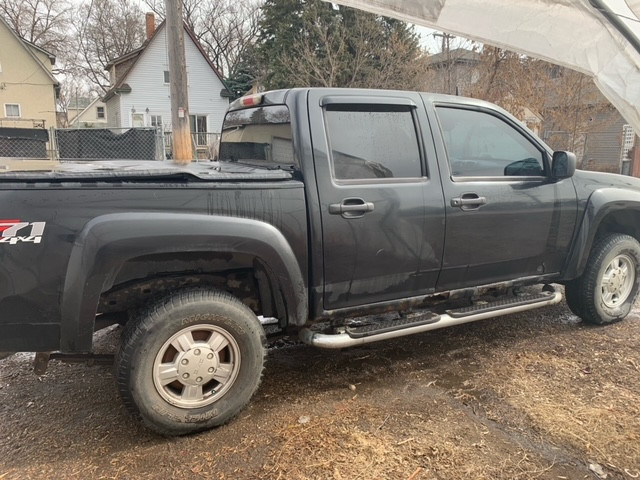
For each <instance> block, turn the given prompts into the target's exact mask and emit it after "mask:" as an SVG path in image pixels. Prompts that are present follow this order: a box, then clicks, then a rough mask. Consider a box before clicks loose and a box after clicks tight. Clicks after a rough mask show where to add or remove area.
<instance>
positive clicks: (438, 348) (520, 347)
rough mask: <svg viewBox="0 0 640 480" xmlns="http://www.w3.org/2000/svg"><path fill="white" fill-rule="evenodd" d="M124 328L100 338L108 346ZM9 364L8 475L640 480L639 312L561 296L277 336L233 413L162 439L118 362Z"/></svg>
mask: <svg viewBox="0 0 640 480" xmlns="http://www.w3.org/2000/svg"><path fill="white" fill-rule="evenodd" d="M118 334H119V329H117V328H115V329H111V330H110V331H108V332H106V333H99V334H97V343H98V345H99V346H100V349H102V350H103V351H104V350H109V348H112V347H111V346H112V345H113V343H114V342H115V339H117V336H118ZM31 359H32V357H31V356H30V355H27V354H18V355H14V356H11V357H8V358H6V359H4V360H0V415H1V417H0V418H1V423H0V479H1V480H9V479H29V478H37V479H41V478H47V479H48V478H56V479H64V478H74V479H76V478H113V479H115V478H119V479H128V478H136V479H137V478H178V479H181V478H189V479H197V478H212V479H345V480H355V479H364V480H367V479H403V480H427V479H463V478H469V479H518V478H519V479H534V478H539V479H582V478H608V479H623V478H624V479H635V478H640V382H639V378H640V310H638V309H636V310H634V312H633V313H632V315H631V316H630V317H629V318H628V319H627V320H626V321H624V322H622V323H619V324H616V325H611V326H608V327H605V328H597V327H591V326H587V325H584V324H582V323H581V322H580V321H579V320H578V319H577V318H576V317H575V316H573V315H572V314H571V313H570V312H569V310H568V309H567V307H566V306H565V305H564V304H560V305H558V306H555V307H550V308H546V309H540V310H534V311H532V312H528V313H524V314H517V315H511V316H508V317H502V318H498V319H493V320H485V321H481V322H477V323H473V324H468V325H462V326H459V327H455V328H449V329H444V330H439V331H435V332H431V333H425V334H421V335H416V336H412V337H405V338H401V339H397V340H393V341H388V342H383V343H378V344H372V345H368V346H365V347H360V348H353V349H347V350H342V351H321V350H316V349H313V348H311V347H307V346H304V345H284V346H282V344H281V343H276V344H275V345H274V346H273V348H271V350H270V354H269V357H268V366H267V369H266V373H265V378H264V380H263V383H262V385H261V387H260V389H259V391H258V393H257V395H256V397H255V398H254V399H253V401H252V402H251V404H250V406H249V407H248V408H247V409H246V410H244V411H243V412H242V413H241V414H240V415H239V416H238V417H237V418H236V419H235V420H233V421H232V422H231V423H229V424H228V425H226V426H224V427H221V428H218V429H216V430H213V431H210V432H206V433H202V434H198V435H193V436H189V437H184V438H170V439H167V438H162V437H158V436H156V435H153V434H151V433H149V432H148V431H146V430H144V429H143V428H142V427H141V426H139V425H138V424H137V423H135V422H133V421H131V420H130V418H129V417H128V415H127V413H126V411H125V410H124V408H123V407H122V405H121V404H120V402H119V399H118V397H117V395H116V391H115V388H114V380H113V376H112V373H111V369H110V367H105V366H87V365H69V364H62V363H58V362H52V363H51V365H50V367H49V370H48V372H47V374H46V375H45V376H43V377H40V378H38V377H36V376H35V375H33V373H32V372H31V370H32V366H31Z"/></svg>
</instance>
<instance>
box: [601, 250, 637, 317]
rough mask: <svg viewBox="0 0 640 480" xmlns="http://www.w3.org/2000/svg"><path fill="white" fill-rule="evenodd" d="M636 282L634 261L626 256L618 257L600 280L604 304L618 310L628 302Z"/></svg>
mask: <svg viewBox="0 0 640 480" xmlns="http://www.w3.org/2000/svg"><path fill="white" fill-rule="evenodd" d="M635 281H636V269H635V262H634V261H633V259H632V258H631V257H630V256H629V255H626V254H621V255H618V256H616V257H615V258H614V259H613V260H611V262H609V265H607V267H606V268H605V270H604V273H603V275H602V279H601V280H600V291H601V294H602V302H603V303H604V304H605V305H606V306H607V307H609V308H616V307H619V306H620V305H622V304H623V303H624V302H626V301H627V299H628V298H629V295H630V294H631V290H633V285H634V284H635Z"/></svg>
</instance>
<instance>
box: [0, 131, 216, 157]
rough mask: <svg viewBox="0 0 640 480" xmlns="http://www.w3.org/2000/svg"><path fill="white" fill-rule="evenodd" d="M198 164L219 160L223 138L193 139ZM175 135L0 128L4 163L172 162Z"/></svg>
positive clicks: (204, 136)
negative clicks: (14, 161) (25, 161)
mask: <svg viewBox="0 0 640 480" xmlns="http://www.w3.org/2000/svg"><path fill="white" fill-rule="evenodd" d="M191 141H192V147H193V159H194V160H215V159H217V157H218V142H219V141H220V134H218V133H209V132H198V133H193V134H192V135H191ZM172 158H173V142H172V135H171V132H163V131H162V129H159V128H155V127H139V128H100V129H98V128H50V129H48V130H47V129H44V128H22V127H16V126H10V127H4V126H2V125H0V159H12V160H15V159H18V160H57V161H62V162H64V161H92V160H170V159H172Z"/></svg>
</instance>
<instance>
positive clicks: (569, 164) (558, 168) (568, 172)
mask: <svg viewBox="0 0 640 480" xmlns="http://www.w3.org/2000/svg"><path fill="white" fill-rule="evenodd" d="M574 173H576V155H575V154H574V153H571V152H563V151H558V152H553V159H552V160H551V176H552V177H553V178H555V179H557V180H561V179H563V178H569V177H573V174H574Z"/></svg>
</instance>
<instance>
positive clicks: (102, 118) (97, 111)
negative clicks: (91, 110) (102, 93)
mask: <svg viewBox="0 0 640 480" xmlns="http://www.w3.org/2000/svg"><path fill="white" fill-rule="evenodd" d="M100 109H102V116H100ZM106 118H107V112H106V110H105V108H104V107H103V106H102V105H97V106H96V120H105V119H106Z"/></svg>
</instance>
